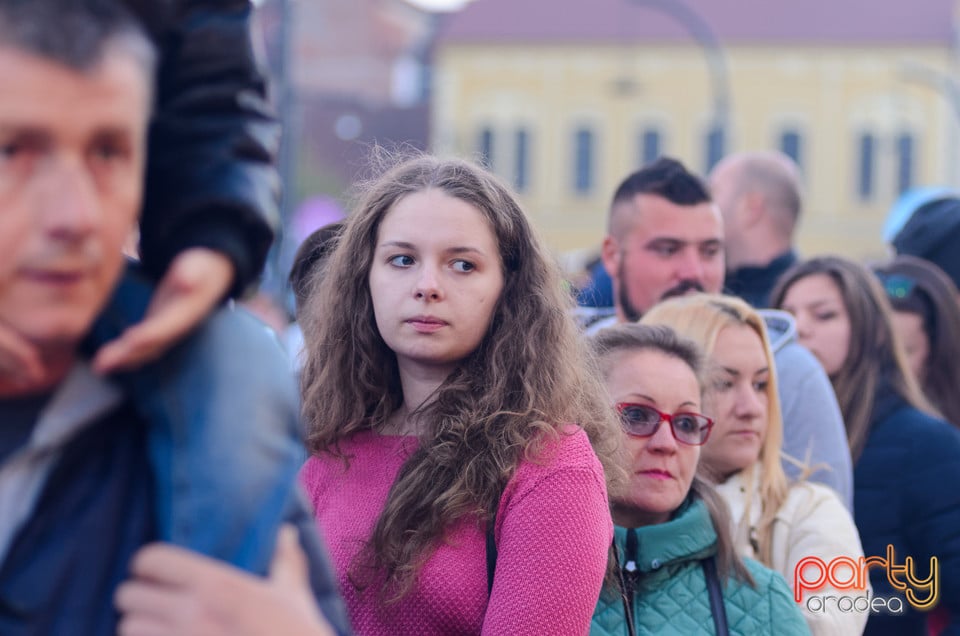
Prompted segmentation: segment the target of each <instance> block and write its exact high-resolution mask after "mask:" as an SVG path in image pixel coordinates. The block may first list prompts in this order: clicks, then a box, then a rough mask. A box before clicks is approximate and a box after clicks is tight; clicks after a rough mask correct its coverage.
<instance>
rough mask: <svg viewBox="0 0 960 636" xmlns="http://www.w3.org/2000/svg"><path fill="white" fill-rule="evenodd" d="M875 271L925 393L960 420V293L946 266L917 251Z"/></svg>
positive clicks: (945, 413)
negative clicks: (948, 274) (947, 272)
mask: <svg viewBox="0 0 960 636" xmlns="http://www.w3.org/2000/svg"><path fill="white" fill-rule="evenodd" d="M873 272H874V273H875V274H876V275H877V277H878V278H879V279H880V282H881V284H882V285H883V289H884V291H885V292H887V298H888V299H889V300H890V304H891V305H892V307H893V324H894V327H895V328H896V330H897V333H898V334H899V336H900V341H901V342H902V343H903V347H904V353H906V354H907V363H908V364H909V366H910V369H911V370H912V371H913V374H914V375H915V376H916V377H917V380H918V381H919V383H920V386H921V388H922V389H923V393H924V395H926V396H927V398H928V399H929V400H930V401H931V402H932V403H933V405H934V406H935V407H937V409H938V410H939V411H940V413H941V414H943V416H944V417H945V418H946V419H947V421H948V422H950V423H951V424H953V425H954V426H960V391H958V390H957V387H960V304H958V302H957V298H958V296H960V293H958V292H957V288H956V287H955V286H954V284H953V281H952V280H950V277H949V276H947V275H946V274H944V273H943V270H941V269H940V268H939V267H937V266H936V265H934V264H933V263H931V262H929V261H925V260H923V259H921V258H917V257H915V256H906V255H902V256H897V257H896V258H894V259H893V260H892V261H890V262H889V263H886V264H884V265H880V266H878V267H875V268H874V270H873Z"/></svg>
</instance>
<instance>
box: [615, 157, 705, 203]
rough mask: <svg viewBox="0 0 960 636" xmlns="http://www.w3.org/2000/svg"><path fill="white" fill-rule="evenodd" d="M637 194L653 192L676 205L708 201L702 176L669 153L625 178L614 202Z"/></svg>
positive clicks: (623, 200) (626, 200)
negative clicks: (669, 155)
mask: <svg viewBox="0 0 960 636" xmlns="http://www.w3.org/2000/svg"><path fill="white" fill-rule="evenodd" d="M638 194H653V195H656V196H658V197H662V198H664V199H666V200H667V201H669V202H670V203H674V204H676V205H698V204H700V203H709V202H710V201H711V199H710V191H709V190H708V189H707V186H706V184H705V183H704V182H703V179H701V178H700V177H698V176H697V175H695V174H693V173H692V172H690V171H689V170H687V169H686V167H684V165H683V164H682V163H680V162H679V161H677V160H676V159H671V158H670V157H661V158H659V159H657V160H656V161H654V162H653V163H650V164H647V165H645V166H644V167H642V168H640V169H639V170H637V171H636V172H634V173H633V174H631V175H629V176H628V177H627V178H626V179H624V180H623V182H621V183H620V186H619V187H618V188H617V191H616V193H615V194H614V195H613V204H614V205H616V204H617V203H624V202H628V201H631V200H632V199H633V197H635V196H636V195H638Z"/></svg>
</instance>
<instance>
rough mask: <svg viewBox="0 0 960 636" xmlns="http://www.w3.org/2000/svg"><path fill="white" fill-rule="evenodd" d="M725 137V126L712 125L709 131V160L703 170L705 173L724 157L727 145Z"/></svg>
mask: <svg viewBox="0 0 960 636" xmlns="http://www.w3.org/2000/svg"><path fill="white" fill-rule="evenodd" d="M725 137H726V135H724V132H723V128H721V127H720V126H717V125H713V126H711V127H710V130H709V131H708V132H707V140H706V141H707V149H706V150H707V153H706V159H707V161H706V165H705V166H704V170H703V171H704V174H706V173H708V172H710V171H711V170H713V167H714V166H715V165H717V163H719V162H720V160H721V159H723V153H724V151H725V148H724V146H725V145H726V139H725Z"/></svg>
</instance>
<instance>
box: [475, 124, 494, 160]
mask: <svg viewBox="0 0 960 636" xmlns="http://www.w3.org/2000/svg"><path fill="white" fill-rule="evenodd" d="M477 146H478V147H477V151H478V152H479V153H480V163H482V164H483V165H485V166H486V167H487V168H489V169H490V170H493V129H492V128H481V129H480V138H479V140H478V143H477Z"/></svg>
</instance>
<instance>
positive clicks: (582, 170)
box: [573, 128, 594, 194]
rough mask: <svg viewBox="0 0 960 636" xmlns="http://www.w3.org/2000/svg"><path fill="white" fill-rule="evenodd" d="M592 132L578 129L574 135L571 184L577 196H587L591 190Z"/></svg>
mask: <svg viewBox="0 0 960 636" xmlns="http://www.w3.org/2000/svg"><path fill="white" fill-rule="evenodd" d="M593 152H594V148H593V132H592V131H591V130H589V129H587V128H578V129H577V132H576V134H575V135H574V159H573V161H574V166H573V169H574V174H573V184H574V190H575V191H576V192H577V194H588V193H589V192H590V190H591V189H592V188H593Z"/></svg>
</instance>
